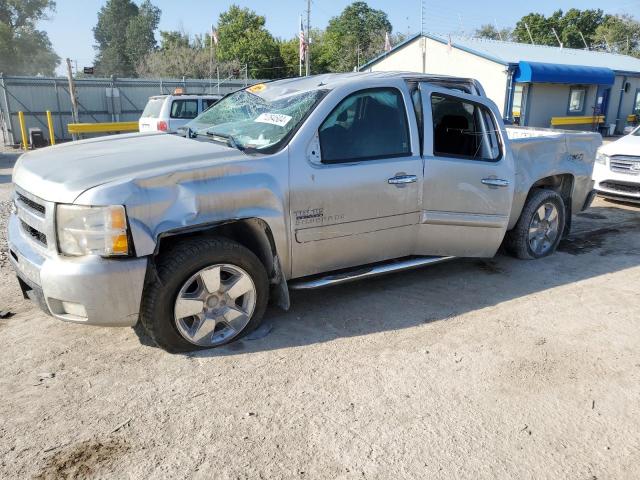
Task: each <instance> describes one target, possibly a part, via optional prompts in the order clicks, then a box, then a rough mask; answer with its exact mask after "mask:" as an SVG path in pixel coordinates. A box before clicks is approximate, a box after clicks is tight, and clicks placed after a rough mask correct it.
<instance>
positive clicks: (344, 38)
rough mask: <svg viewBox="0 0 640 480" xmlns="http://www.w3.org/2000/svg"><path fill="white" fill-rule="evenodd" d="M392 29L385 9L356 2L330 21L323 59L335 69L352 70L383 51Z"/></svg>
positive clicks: (325, 35)
mask: <svg viewBox="0 0 640 480" xmlns="http://www.w3.org/2000/svg"><path fill="white" fill-rule="evenodd" d="M391 31H392V26H391V22H389V19H388V18H387V14H386V13H385V12H383V11H382V10H375V9H372V8H370V7H369V5H367V4H366V3H365V2H359V1H358V2H354V3H352V4H351V5H349V6H347V7H346V8H345V9H344V10H343V11H342V13H341V14H340V15H339V16H337V17H333V18H332V19H331V20H329V25H328V26H327V29H326V31H325V34H324V44H325V45H324V47H325V48H324V49H323V50H324V51H323V52H321V55H320V60H321V61H323V62H324V63H325V64H326V65H327V66H328V68H329V69H330V70H331V71H333V72H347V71H351V70H353V69H354V68H355V67H357V66H358V65H362V64H364V63H366V62H367V61H368V60H370V59H371V58H373V57H375V56H376V55H377V54H379V53H381V52H382V51H383V50H384V38H385V35H386V34H387V33H390V32H391ZM311 58H314V56H313V55H312V56H311ZM315 58H318V57H317V56H316V57H315Z"/></svg>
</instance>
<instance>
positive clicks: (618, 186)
mask: <svg viewBox="0 0 640 480" xmlns="http://www.w3.org/2000/svg"><path fill="white" fill-rule="evenodd" d="M593 179H594V180H595V189H596V190H597V191H598V194H599V195H601V196H603V197H607V198H614V199H620V200H625V201H632V202H640V174H630V173H620V172H613V171H611V169H610V167H609V162H607V164H606V165H602V164H601V163H596V164H595V166H594V167H593Z"/></svg>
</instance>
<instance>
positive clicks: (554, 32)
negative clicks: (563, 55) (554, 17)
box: [551, 28, 564, 48]
mask: <svg viewBox="0 0 640 480" xmlns="http://www.w3.org/2000/svg"><path fill="white" fill-rule="evenodd" d="M551 31H552V32H553V34H554V35H555V36H556V40H557V41H558V45H560V48H562V47H564V45H563V44H562V42H561V41H560V37H559V36H558V32H556V29H555V28H551Z"/></svg>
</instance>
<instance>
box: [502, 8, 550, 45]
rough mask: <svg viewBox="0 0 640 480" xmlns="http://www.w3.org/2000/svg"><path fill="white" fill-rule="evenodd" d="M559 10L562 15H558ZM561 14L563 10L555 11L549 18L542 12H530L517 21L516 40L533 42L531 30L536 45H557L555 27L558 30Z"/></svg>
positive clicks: (514, 33) (514, 32)
mask: <svg viewBox="0 0 640 480" xmlns="http://www.w3.org/2000/svg"><path fill="white" fill-rule="evenodd" d="M558 12H560V15H558ZM561 16H562V11H561V10H558V11H556V12H554V13H553V15H552V16H551V17H549V18H547V17H545V16H544V15H543V14H541V13H529V14H528V15H525V16H524V17H522V18H521V19H520V20H519V21H518V23H516V26H515V28H514V29H513V38H514V40H515V41H516V42H520V43H531V38H530V36H529V32H531V37H533V43H535V44H536V45H551V46H556V47H557V46H558V40H557V39H556V37H555V35H554V34H553V29H554V28H555V29H556V32H557V31H558V29H559V17H561ZM527 27H528V28H527Z"/></svg>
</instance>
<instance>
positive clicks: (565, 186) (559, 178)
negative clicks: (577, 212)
mask: <svg viewBox="0 0 640 480" xmlns="http://www.w3.org/2000/svg"><path fill="white" fill-rule="evenodd" d="M574 186H575V176H574V175H573V174H571V173H559V174H555V175H550V176H548V177H544V178H541V179H540V180H537V181H536V182H535V183H534V184H533V185H531V188H530V189H529V193H528V194H527V200H526V201H528V200H529V198H530V197H531V194H532V193H533V192H535V191H536V190H540V189H546V190H553V191H554V192H556V193H557V194H558V195H560V197H562V201H563V202H564V209H565V216H564V217H565V224H564V230H563V237H566V236H567V235H569V232H570V230H571V217H572V212H571V204H572V198H573V189H574ZM526 201H525V204H526Z"/></svg>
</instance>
